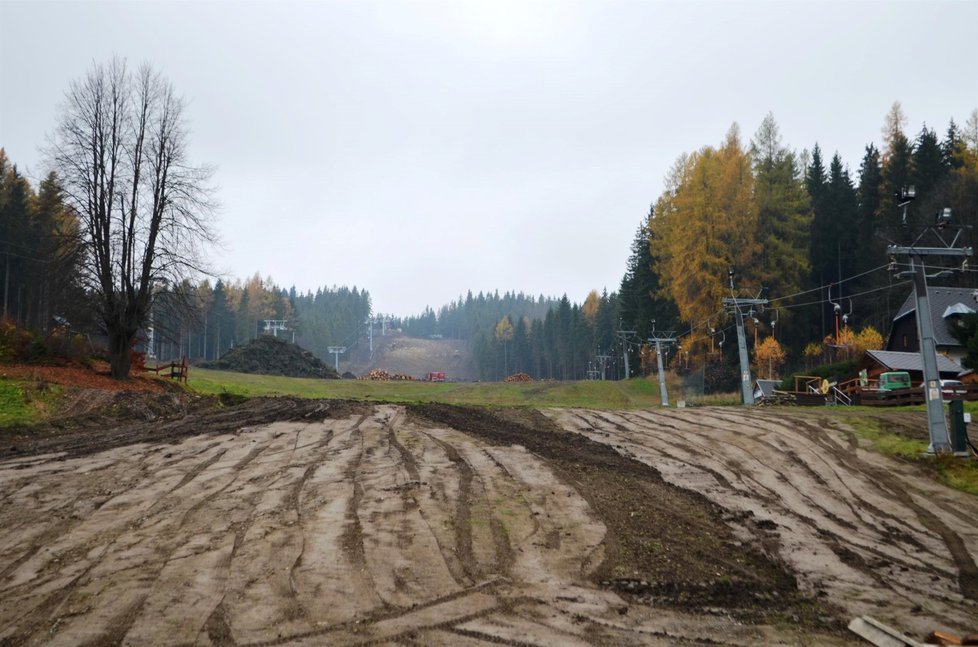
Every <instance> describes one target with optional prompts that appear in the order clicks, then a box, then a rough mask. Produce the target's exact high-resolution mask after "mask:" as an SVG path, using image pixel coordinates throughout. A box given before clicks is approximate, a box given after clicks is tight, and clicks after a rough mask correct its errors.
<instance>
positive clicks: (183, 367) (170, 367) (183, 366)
mask: <svg viewBox="0 0 978 647" xmlns="http://www.w3.org/2000/svg"><path fill="white" fill-rule="evenodd" d="M144 370H146V371H152V372H153V373H156V374H157V375H159V374H160V372H161V371H169V372H170V374H169V376H168V377H170V378H172V379H174V380H183V382H184V384H186V383H187V374H188V373H189V372H190V366H189V365H188V364H187V358H186V357H184V358H183V359H181V360H180V363H179V364H178V363H177V362H170V363H169V364H157V365H156V366H147V367H146V368H145V369H144Z"/></svg>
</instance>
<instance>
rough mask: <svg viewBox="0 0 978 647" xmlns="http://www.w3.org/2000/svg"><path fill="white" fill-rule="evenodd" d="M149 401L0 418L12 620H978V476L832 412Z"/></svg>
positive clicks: (676, 633)
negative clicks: (969, 491) (872, 438)
mask: <svg viewBox="0 0 978 647" xmlns="http://www.w3.org/2000/svg"><path fill="white" fill-rule="evenodd" d="M120 398H122V399H125V398H130V399H131V400H130V401H124V402H122V403H120V402H117V401H116V400H118V399H120ZM133 398H136V396H131V395H120V396H114V397H113V398H112V399H110V400H109V401H106V402H103V403H101V404H100V405H99V406H98V407H92V408H88V409H86V408H85V407H83V406H81V405H79V407H78V409H77V411H76V412H75V413H76V414H77V415H74V416H72V417H69V418H66V419H62V420H61V421H55V422H54V423H52V424H49V425H46V426H44V427H40V428H30V429H13V430H4V431H0V644H11V645H20V644H51V645H116V644H127V645H149V644H180V645H184V644H198V645H322V644H330V645H354V644H381V645H383V644H416V645H469V644H472V645H474V644H486V643H489V644H504V645H538V644H539V645H543V644H557V645H576V644H581V645H584V644H596V645H612V644H614V645H618V644H629V645H643V644H644V645H675V644H742V645H753V644H818V645H822V644H844V643H846V642H848V641H850V640H851V639H852V636H851V634H847V633H846V631H845V625H846V624H847V623H848V621H849V620H850V619H851V618H852V617H853V616H856V615H861V614H868V615H871V616H873V617H875V618H877V619H879V620H882V621H883V622H886V623H888V624H891V625H893V626H895V627H898V628H899V629H900V630H903V631H906V632H908V633H910V634H911V635H913V636H915V637H917V638H918V639H921V638H923V636H924V635H925V634H926V633H927V632H929V631H930V630H932V629H938V628H940V629H946V630H951V631H956V632H960V633H964V632H966V631H969V630H970V631H974V630H975V625H976V624H978V622H976V618H978V576H976V575H978V570H976V566H975V562H976V559H978V528H976V522H975V520H976V519H978V498H976V497H973V496H970V495H966V494H962V493H959V492H955V491H952V490H949V489H947V488H945V487H943V486H941V485H939V484H937V483H935V482H934V481H933V480H932V479H931V478H930V477H929V476H928V475H927V474H925V473H923V472H922V471H921V470H920V468H919V466H917V465H914V464H908V463H900V462H897V461H894V460H892V459H888V458H885V457H882V456H880V455H878V454H875V453H872V452H870V451H868V450H867V449H866V448H865V447H863V446H862V445H861V444H860V442H859V441H858V440H857V439H856V437H855V436H854V435H853V434H852V433H851V432H849V431H848V430H847V429H845V428H844V427H842V426H841V425H840V423H838V422H836V421H834V420H833V419H828V418H823V417H822V416H820V415H819V414H817V413H808V412H801V411H798V410H783V411H779V410H770V409H769V410H744V409H739V408H722V409H721V408H715V409H714V408H703V409H687V410H654V411H639V412H594V411H574V410H559V411H548V412H546V414H544V413H540V412H536V411H532V410H518V411H517V410H501V411H492V412H489V411H485V410H478V409H465V408H457V407H448V406H441V405H415V406H410V407H401V406H393V405H367V404H360V403H349V402H334V401H331V402H323V401H311V400H294V399H288V398H274V399H255V400H249V401H244V402H238V403H235V402H225V403H223V405H220V406H219V405H218V403H215V402H214V401H212V400H208V399H204V398H199V399H195V400H186V399H180V398H178V397H177V396H175V395H174V394H161V395H157V396H152V397H149V396H147V397H146V398H144V399H142V400H140V399H138V398H136V399H133ZM171 400H172V401H171ZM126 402H128V404H126ZM134 420H137V421H134Z"/></svg>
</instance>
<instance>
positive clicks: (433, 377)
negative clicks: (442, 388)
mask: <svg viewBox="0 0 978 647" xmlns="http://www.w3.org/2000/svg"><path fill="white" fill-rule="evenodd" d="M424 379H425V380H427V381H428V382H444V381H445V374H444V373H441V372H437V373H428V374H427V375H426V376H425V378H424Z"/></svg>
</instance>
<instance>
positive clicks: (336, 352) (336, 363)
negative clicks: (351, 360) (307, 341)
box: [326, 346, 346, 373]
mask: <svg viewBox="0 0 978 647" xmlns="http://www.w3.org/2000/svg"><path fill="white" fill-rule="evenodd" d="M326 350H328V351H329V352H331V353H332V354H333V368H335V369H336V372H337V373H339V372H340V355H342V354H343V353H345V352H346V346H327V347H326Z"/></svg>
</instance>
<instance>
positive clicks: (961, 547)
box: [806, 423, 978, 602]
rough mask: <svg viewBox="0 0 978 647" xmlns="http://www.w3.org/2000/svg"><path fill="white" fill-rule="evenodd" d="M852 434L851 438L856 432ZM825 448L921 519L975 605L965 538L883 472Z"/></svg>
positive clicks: (976, 573)
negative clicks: (939, 542) (941, 544)
mask: <svg viewBox="0 0 978 647" xmlns="http://www.w3.org/2000/svg"><path fill="white" fill-rule="evenodd" d="M806 424H807V423H806ZM848 433H849V434H851V433H852V432H848ZM813 436H814V437H815V439H816V442H819V444H822V443H821V442H820V441H819V438H818V436H817V435H815V434H813ZM853 436H854V435H853ZM822 446H823V447H825V448H826V449H827V450H829V451H832V452H833V454H834V455H835V456H836V459H837V460H839V461H840V462H842V463H844V464H846V465H849V466H851V467H852V469H853V471H858V472H861V473H863V474H867V475H870V476H872V478H873V479H875V480H877V481H878V482H880V483H882V484H884V485H885V487H886V488H887V489H889V491H890V492H891V493H892V494H893V495H894V496H895V497H896V498H897V499H898V500H899V501H900V503H902V504H903V505H905V506H906V507H907V508H909V509H910V510H912V511H913V512H914V513H915V514H916V515H917V518H918V519H919V520H920V523H921V524H922V525H923V526H924V527H925V528H927V529H928V530H930V531H931V532H933V533H935V534H937V535H938V536H939V537H940V538H941V540H942V541H943V542H944V545H945V546H946V547H947V549H948V552H949V553H950V555H951V559H952V560H953V562H954V565H955V567H956V568H957V569H958V586H959V587H960V589H961V594H962V595H963V596H964V597H966V598H967V599H969V600H971V601H972V602H978V565H976V564H975V560H974V559H973V558H972V557H971V553H970V552H969V551H968V548H967V546H966V545H965V542H964V540H963V539H962V538H961V536H960V535H958V533H956V532H955V531H954V530H952V529H951V527H950V526H948V525H947V524H946V523H945V522H944V521H942V520H941V519H940V518H939V517H938V516H937V515H936V514H934V513H933V512H932V511H930V510H928V509H927V508H925V507H924V506H922V505H920V504H919V503H917V502H916V501H914V500H913V498H912V497H911V495H910V493H909V492H907V490H906V488H904V487H903V486H902V485H901V484H900V483H899V482H898V481H897V480H896V479H894V478H892V477H891V476H890V475H889V474H887V473H885V472H884V471H883V470H880V469H877V468H875V467H872V466H870V465H869V464H867V463H866V462H865V461H863V460H861V459H860V458H859V457H858V456H856V455H855V453H852V454H843V453H842V452H836V451H835V450H832V449H830V448H829V447H828V446H826V445H825V444H822Z"/></svg>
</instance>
